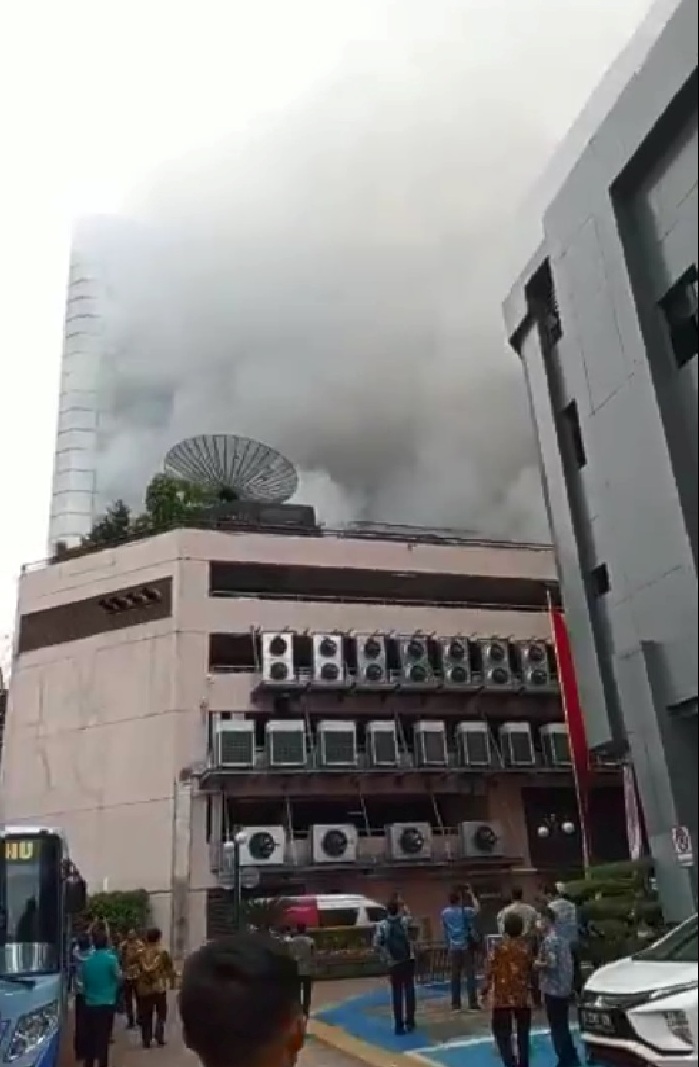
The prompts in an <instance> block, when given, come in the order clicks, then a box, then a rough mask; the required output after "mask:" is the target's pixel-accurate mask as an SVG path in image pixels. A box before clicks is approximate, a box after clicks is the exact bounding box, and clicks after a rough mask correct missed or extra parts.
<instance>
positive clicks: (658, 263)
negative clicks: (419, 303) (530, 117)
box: [505, 0, 699, 920]
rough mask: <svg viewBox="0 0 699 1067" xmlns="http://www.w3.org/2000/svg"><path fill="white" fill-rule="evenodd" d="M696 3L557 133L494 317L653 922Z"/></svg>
mask: <svg viewBox="0 0 699 1067" xmlns="http://www.w3.org/2000/svg"><path fill="white" fill-rule="evenodd" d="M697 10H698V5H697V0H662V2H659V3H657V4H656V5H655V6H654V7H653V9H652V10H651V12H650V14H649V16H648V19H647V21H646V22H645V23H644V25H643V26H642V27H641V29H640V30H639V32H638V34H637V36H636V38H635V39H634V41H633V42H632V43H631V45H630V46H629V48H628V49H627V50H626V52H625V53H624V54H623V55H622V56H621V57H620V58H619V61H618V63H617V65H616V66H615V68H614V69H613V70H612V71H611V72H610V74H609V75H608V76H607V78H606V79H605V82H604V84H603V86H602V87H601V89H600V91H599V93H598V94H596V96H595V98H594V99H593V101H591V104H590V106H589V107H588V108H587V109H586V112H585V114H584V115H583V116H582V117H581V120H580V121H579V123H578V124H577V125H576V127H575V128H574V129H573V130H572V131H571V135H570V137H569V139H568V140H567V142H566V143H565V144H564V145H563V146H562V150H561V153H560V154H559V157H558V161H557V164H556V166H557V167H558V174H557V175H556V180H555V181H554V182H549V190H548V194H547V200H546V204H545V206H543V205H542V212H541V215H540V216H539V219H538V222H539V223H542V225H541V226H540V227H539V235H540V237H541V238H542V239H541V243H540V245H539V247H538V249H536V252H535V254H534V255H533V256H532V258H531V260H530V262H529V265H528V267H527V268H526V270H525V271H524V272H523V274H522V275H521V277H520V278H519V280H518V281H517V283H516V284H515V286H514V288H513V290H512V292H511V293H510V296H509V297H508V299H507V301H506V304H505V318H506V323H507V329H508V333H509V337H510V340H511V344H512V345H513V347H514V348H515V350H516V351H517V352H518V354H519V356H520V358H521V361H522V366H523V369H524V373H525V377H526V383H527V388H528V392H529V398H530V402H531V410H532V416H533V420H534V423H535V427H536V432H537V436H538V441H539V446H540V455H541V467H542V473H543V481H544V489H545V495H546V500H547V506H548V511H549V518H550V522H551V528H552V530H553V534H554V540H555V544H556V550H557V554H558V563H559V568H560V575H561V583H562V591H563V598H564V604H565V609H566V615H567V619H568V626H569V630H570V634H571V640H572V644H573V651H574V657H575V662H576V668H577V674H578V683H579V686H580V690H581V698H582V702H583V708H584V712H585V717H586V723H587V730H588V740H589V743H590V746H591V747H592V748H594V749H595V750H597V751H601V752H604V751H605V750H606V751H609V752H610V753H615V754H617V755H618V754H627V753H628V754H630V756H631V758H632V760H633V763H634V766H635V768H636V774H637V779H638V784H639V792H640V795H641V802H642V806H643V811H644V815H645V821H646V825H647V830H648V836H649V841H650V847H651V850H652V853H653V856H654V858H655V861H656V873H657V877H658V883H659V888H660V892H661V895H662V899H663V904H664V907H665V912H666V916H667V918H669V919H672V920H677V919H681V918H683V917H685V916H687V915H688V914H689V913H691V912H692V911H694V910H695V909H696V893H697V879H696V849H697V847H699V839H698V837H697V699H698V685H697V475H698V470H697V347H698V345H697V262H698V256H697ZM525 221H526V220H525ZM532 252H534V246H533V245H532V247H530V249H529V253H532ZM683 828H684V829H686V830H688V831H689V834H690V842H688V841H687V840H686V835H685V836H684V837H683V834H682V832H681V831H682V829H683Z"/></svg>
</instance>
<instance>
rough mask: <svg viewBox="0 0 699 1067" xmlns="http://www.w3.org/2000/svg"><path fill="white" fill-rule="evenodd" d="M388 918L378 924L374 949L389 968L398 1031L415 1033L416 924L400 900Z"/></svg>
mask: <svg viewBox="0 0 699 1067" xmlns="http://www.w3.org/2000/svg"><path fill="white" fill-rule="evenodd" d="M387 912H388V914H387V917H386V918H385V919H382V920H381V922H380V923H379V924H378V925H377V927H376V934H375V935H374V948H376V949H377V950H378V951H379V952H380V953H381V956H382V958H383V959H384V961H385V963H386V966H387V967H388V976H389V981H390V983H391V999H392V1002H393V1019H394V1022H395V1027H396V1034H397V1035H398V1036H402V1035H403V1034H412V1033H413V1031H414V1030H415V1013H416V1008H417V995H416V992H415V949H414V946H413V923H412V919H411V918H410V915H409V914H408V913H407V911H406V910H405V909H404V908H403V907H401V905H400V904H399V903H398V901H396V900H395V899H394V900H391V901H390V903H389V905H388V908H387Z"/></svg>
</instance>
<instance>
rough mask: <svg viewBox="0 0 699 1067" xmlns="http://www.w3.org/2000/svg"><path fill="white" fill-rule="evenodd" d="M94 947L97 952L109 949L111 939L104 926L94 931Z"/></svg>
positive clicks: (97, 927)
mask: <svg viewBox="0 0 699 1067" xmlns="http://www.w3.org/2000/svg"><path fill="white" fill-rule="evenodd" d="M92 947H93V948H94V949H95V951H96V952H99V951H100V950H101V949H105V948H108V947H109V937H108V936H107V931H106V930H105V928H104V927H103V926H96V927H95V929H94V930H93V931H92Z"/></svg>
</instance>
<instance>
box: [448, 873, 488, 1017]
mask: <svg viewBox="0 0 699 1067" xmlns="http://www.w3.org/2000/svg"><path fill="white" fill-rule="evenodd" d="M466 892H467V893H468V897H469V901H470V903H469V904H466V901H465V899H464V894H463V893H460V892H458V891H456V890H455V891H454V892H453V893H451V894H450V896H449V903H448V905H447V907H446V908H445V909H444V911H443V912H442V929H443V931H444V940H445V942H446V945H447V951H448V953H449V962H450V964H451V1006H452V1011H461V998H462V991H461V981H462V977H463V976H464V974H465V976H466V991H467V994H468V1006H469V1008H471V1009H472V1010H473V1011H477V1010H478V1008H479V1007H480V1005H479V1003H478V984H477V980H476V953H477V950H478V942H479V938H478V927H477V925H476V921H477V916H478V913H479V911H480V905H479V903H478V900H477V898H476V895H475V893H474V892H473V889H472V888H471V886H467V887H466Z"/></svg>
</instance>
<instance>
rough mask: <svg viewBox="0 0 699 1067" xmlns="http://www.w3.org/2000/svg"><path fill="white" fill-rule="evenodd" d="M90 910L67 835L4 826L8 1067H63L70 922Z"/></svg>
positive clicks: (0, 880) (0, 869)
mask: <svg viewBox="0 0 699 1067" xmlns="http://www.w3.org/2000/svg"><path fill="white" fill-rule="evenodd" d="M85 903H86V890H85V882H84V881H83V880H82V878H81V877H80V875H79V874H78V872H77V870H76V868H75V866H74V865H73V864H72V863H71V860H70V856H69V854H68V848H67V845H66V841H65V838H64V836H63V834H62V833H61V831H60V830H54V829H51V828H50V827H45V826H0V1062H1V1063H5V1064H11V1065H13V1067H57V1065H58V1061H59V1051H60V1042H61V1036H62V1033H63V1032H64V1027H63V1026H62V1023H63V1020H64V1018H65V1015H66V1011H67V1004H68V981H67V978H68V973H69V961H70V938H71V933H70V918H71V916H72V915H75V914H77V913H79V912H82V911H83V910H84V908H85Z"/></svg>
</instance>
